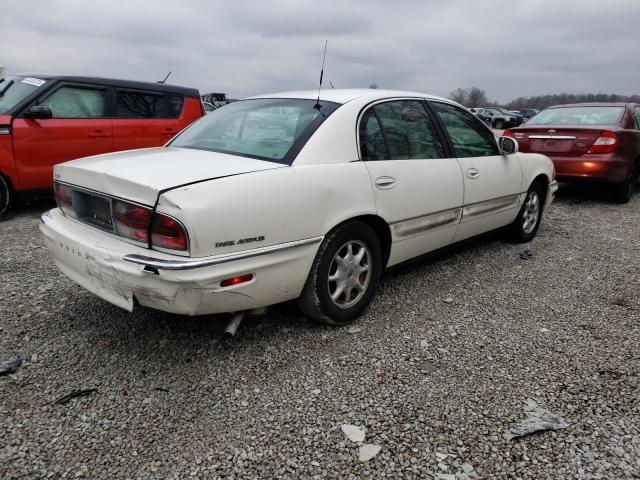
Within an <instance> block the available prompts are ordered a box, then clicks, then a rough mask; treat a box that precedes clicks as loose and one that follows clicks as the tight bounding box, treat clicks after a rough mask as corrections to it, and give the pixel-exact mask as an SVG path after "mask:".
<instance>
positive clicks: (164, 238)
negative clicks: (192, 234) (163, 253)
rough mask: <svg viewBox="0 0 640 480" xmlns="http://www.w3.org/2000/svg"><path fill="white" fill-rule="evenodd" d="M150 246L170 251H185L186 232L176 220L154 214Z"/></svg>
mask: <svg viewBox="0 0 640 480" xmlns="http://www.w3.org/2000/svg"><path fill="white" fill-rule="evenodd" d="M151 245H152V246H154V247H160V248H168V249H170V250H187V248H188V242H187V232H186V231H185V229H184V228H183V226H182V225H181V224H180V223H179V222H178V221H177V220H174V219H173V218H170V217H168V216H166V215H163V214H161V213H156V214H155V215H154V216H153V220H152V221H151Z"/></svg>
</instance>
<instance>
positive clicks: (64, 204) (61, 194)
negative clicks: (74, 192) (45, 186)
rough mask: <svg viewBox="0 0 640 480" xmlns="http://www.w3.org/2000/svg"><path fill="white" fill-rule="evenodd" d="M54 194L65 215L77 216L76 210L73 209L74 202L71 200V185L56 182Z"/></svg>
mask: <svg viewBox="0 0 640 480" xmlns="http://www.w3.org/2000/svg"><path fill="white" fill-rule="evenodd" d="M53 196H54V198H55V200H56V203H57V204H58V207H59V208H60V210H62V211H63V212H64V214H65V215H69V216H70V217H73V218H76V212H75V211H74V210H73V203H72V201H71V187H69V186H68V185H65V184H63V183H59V182H55V183H54V184H53Z"/></svg>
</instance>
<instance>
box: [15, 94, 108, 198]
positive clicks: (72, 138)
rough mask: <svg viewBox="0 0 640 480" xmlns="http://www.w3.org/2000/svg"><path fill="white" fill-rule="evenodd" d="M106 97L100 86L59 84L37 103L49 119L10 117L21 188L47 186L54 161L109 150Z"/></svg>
mask: <svg viewBox="0 0 640 480" xmlns="http://www.w3.org/2000/svg"><path fill="white" fill-rule="evenodd" d="M106 98H107V95H106V89H104V88H99V87H93V86H84V85H75V84H74V85H63V86H61V87H59V88H57V89H56V90H54V91H53V93H51V94H49V95H48V96H47V97H46V98H44V99H40V100H39V102H38V104H39V105H45V106H47V107H49V108H50V109H51V112H52V113H53V118H50V119H37V120H33V119H28V118H17V119H15V120H14V122H13V129H12V130H13V148H14V156H15V159H16V165H17V168H18V176H19V178H20V187H21V189H36V188H51V186H52V181H53V166H54V165H55V164H57V163H61V162H66V161H68V160H75V159H77V158H82V157H88V156H91V155H98V154H101V153H107V152H110V151H112V146H113V144H112V128H111V120H110V119H108V118H104V117H105V112H106Z"/></svg>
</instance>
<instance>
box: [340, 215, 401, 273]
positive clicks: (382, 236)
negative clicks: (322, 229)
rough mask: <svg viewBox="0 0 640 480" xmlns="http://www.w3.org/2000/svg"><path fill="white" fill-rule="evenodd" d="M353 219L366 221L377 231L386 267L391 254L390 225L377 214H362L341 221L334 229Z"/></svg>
mask: <svg viewBox="0 0 640 480" xmlns="http://www.w3.org/2000/svg"><path fill="white" fill-rule="evenodd" d="M353 221H360V222H363V223H366V224H367V225H369V226H370V227H371V228H372V229H373V231H374V232H375V233H376V235H377V237H378V240H380V248H381V249H382V267H383V268H384V267H385V266H386V265H387V262H388V261H389V255H390V254H391V229H390V228H389V225H388V224H387V222H385V221H384V220H383V219H382V218H381V217H378V216H377V215H360V216H359V217H353V218H349V219H348V220H345V221H343V222H341V223H340V224H338V225H336V226H335V227H334V228H333V229H335V228H337V227H339V226H340V225H343V224H345V223H347V222H353ZM333 229H332V230H333Z"/></svg>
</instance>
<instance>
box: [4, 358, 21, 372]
mask: <svg viewBox="0 0 640 480" xmlns="http://www.w3.org/2000/svg"><path fill="white" fill-rule="evenodd" d="M21 364H22V359H21V358H20V357H17V358H10V359H9V360H0V375H8V374H10V373H13V372H15V371H16V368H18V367H19V366H20V365H21Z"/></svg>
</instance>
